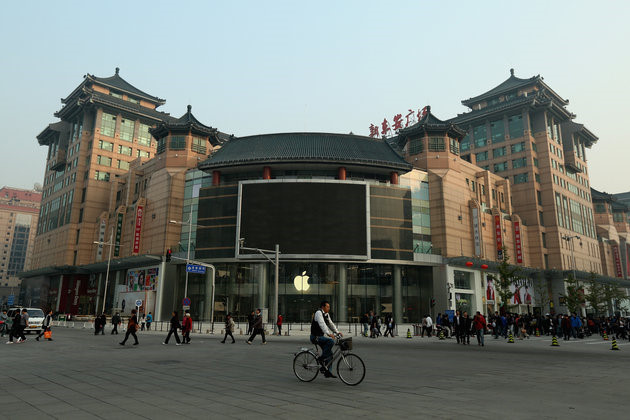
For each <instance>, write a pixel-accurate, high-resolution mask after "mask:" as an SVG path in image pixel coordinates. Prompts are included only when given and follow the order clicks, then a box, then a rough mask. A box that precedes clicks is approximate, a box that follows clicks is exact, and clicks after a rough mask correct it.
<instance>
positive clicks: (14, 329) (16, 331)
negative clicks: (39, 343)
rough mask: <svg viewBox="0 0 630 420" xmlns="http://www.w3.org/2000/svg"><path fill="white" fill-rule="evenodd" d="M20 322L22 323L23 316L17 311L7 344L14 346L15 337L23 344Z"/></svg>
mask: <svg viewBox="0 0 630 420" xmlns="http://www.w3.org/2000/svg"><path fill="white" fill-rule="evenodd" d="M20 322H22V315H20V311H15V315H14V316H13V324H11V331H9V341H7V344H13V337H15V338H17V342H18V343H21V342H22V339H21V338H19V333H20Z"/></svg>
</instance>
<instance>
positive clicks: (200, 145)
mask: <svg viewBox="0 0 630 420" xmlns="http://www.w3.org/2000/svg"><path fill="white" fill-rule="evenodd" d="M190 150H192V151H193V152H197V153H203V154H206V150H207V147H206V139H202V138H201V137H193V138H192V144H191V147H190Z"/></svg>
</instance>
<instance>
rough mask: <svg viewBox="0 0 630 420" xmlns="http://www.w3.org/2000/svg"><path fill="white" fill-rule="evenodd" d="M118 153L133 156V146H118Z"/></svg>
mask: <svg viewBox="0 0 630 420" xmlns="http://www.w3.org/2000/svg"><path fill="white" fill-rule="evenodd" d="M118 153H120V154H121V155H127V156H131V147H127V146H118Z"/></svg>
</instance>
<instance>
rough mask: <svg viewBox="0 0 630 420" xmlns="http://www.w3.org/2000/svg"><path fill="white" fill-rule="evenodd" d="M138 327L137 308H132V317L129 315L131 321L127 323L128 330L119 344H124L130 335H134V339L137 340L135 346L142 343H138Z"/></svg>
mask: <svg viewBox="0 0 630 420" xmlns="http://www.w3.org/2000/svg"><path fill="white" fill-rule="evenodd" d="M138 329H139V327H138V317H137V316H136V310H135V309H132V310H131V317H129V322H128V323H127V332H126V333H125V339H124V340H123V341H121V342H120V343H118V344H120V345H121V346H124V345H125V343H126V342H127V339H128V338H129V336H130V335H133V339H134V340H135V343H133V345H134V346H137V345H138V344H140V343H138V336H136V331H138Z"/></svg>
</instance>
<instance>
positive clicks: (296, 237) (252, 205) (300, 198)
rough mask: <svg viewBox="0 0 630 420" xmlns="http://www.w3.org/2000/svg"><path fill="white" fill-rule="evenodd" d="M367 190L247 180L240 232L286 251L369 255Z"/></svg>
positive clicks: (250, 242)
mask: <svg viewBox="0 0 630 420" xmlns="http://www.w3.org/2000/svg"><path fill="white" fill-rule="evenodd" d="M365 195H366V186H365V184H341V183H321V182H320V183H316V182H277V183H276V182H272V183H253V184H243V185H242V196H241V214H240V223H241V228H240V234H239V236H240V237H241V238H245V240H246V242H245V246H246V247H255V248H266V249H274V247H275V244H279V245H280V252H281V253H282V254H285V255H287V254H289V255H290V254H299V255H354V256H367V238H366V232H367V227H366V208H365V207H366V204H365V203H366V199H365Z"/></svg>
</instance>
